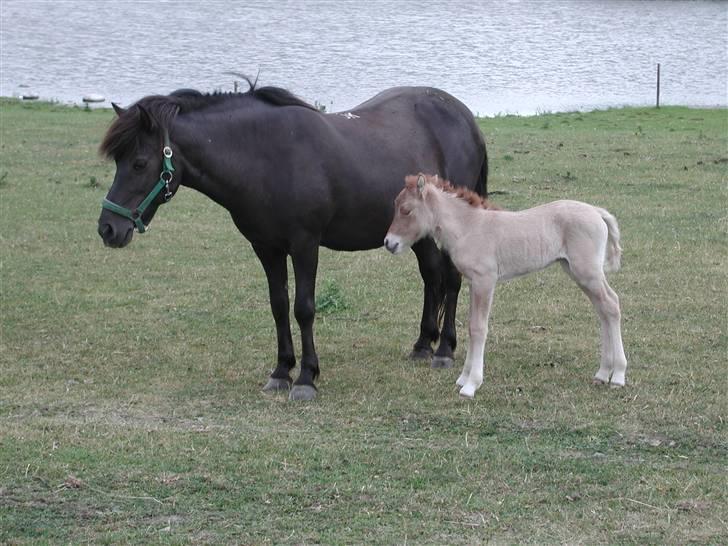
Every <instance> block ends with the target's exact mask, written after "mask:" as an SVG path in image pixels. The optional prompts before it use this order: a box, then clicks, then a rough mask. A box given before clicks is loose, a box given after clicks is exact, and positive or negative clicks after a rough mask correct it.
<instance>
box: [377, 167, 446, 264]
mask: <svg viewBox="0 0 728 546" xmlns="http://www.w3.org/2000/svg"><path fill="white" fill-rule="evenodd" d="M433 181H437V176H434V177H426V176H425V175H424V174H422V173H420V174H418V175H417V176H408V177H406V178H405V185H404V189H403V190H402V191H401V192H400V193H399V195H398V196H397V198H396V199H395V200H394V220H392V225H391V226H389V230H388V231H387V236H386V237H385V238H384V246H385V248H386V249H387V250H389V251H390V252H391V253H392V254H401V253H402V252H404V251H405V250H407V249H408V248H409V247H411V246H412V245H413V244H415V243H416V242H417V241H419V240H420V239H422V238H423V237H426V236H427V235H429V234H430V232H431V231H432V228H433V223H434V217H433V215H432V211H431V210H430V208H429V207H428V206H427V203H426V202H425V195H426V193H427V183H428V182H433Z"/></svg>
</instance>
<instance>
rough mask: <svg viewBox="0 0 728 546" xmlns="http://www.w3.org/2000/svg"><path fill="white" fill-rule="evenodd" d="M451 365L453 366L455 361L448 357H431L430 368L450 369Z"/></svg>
mask: <svg viewBox="0 0 728 546" xmlns="http://www.w3.org/2000/svg"><path fill="white" fill-rule="evenodd" d="M453 364H455V361H454V360H453V359H452V358H450V357H449V356H433V357H432V362H430V368H435V369H441V368H452V367H453Z"/></svg>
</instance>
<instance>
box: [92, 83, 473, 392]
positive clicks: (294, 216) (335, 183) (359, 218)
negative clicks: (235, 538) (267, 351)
mask: <svg viewBox="0 0 728 546" xmlns="http://www.w3.org/2000/svg"><path fill="white" fill-rule="evenodd" d="M249 84H250V89H249V90H248V91H247V92H245V93H225V94H223V93H213V94H201V93H199V92H197V91H194V90H190V89H183V90H179V91H176V92H174V93H172V94H170V95H168V96H159V95H155V96H148V97H145V98H143V99H141V100H139V101H138V102H137V103H135V104H134V105H132V106H131V107H129V108H128V109H122V108H120V107H118V106H117V105H114V109H115V111H116V113H117V115H118V118H116V119H115V120H114V122H113V123H112V125H111V127H110V128H109V130H108V132H107V134H106V136H105V138H104V140H103V142H102V144H101V147H100V152H101V153H102V154H103V155H105V156H107V157H109V158H113V159H114V160H115V162H116V176H115V177H114V183H113V184H112V186H111V189H110V190H109V193H108V195H107V198H106V199H104V204H103V209H102V211H101V216H100V217H99V226H98V231H99V235H101V237H102V238H103V240H104V243H105V244H106V245H107V246H110V247H116V248H119V247H123V246H125V245H127V244H128V243H129V242H130V241H131V239H132V235H133V231H134V227H136V228H137V229H138V231H140V232H143V231H144V230H145V227H146V226H147V225H148V224H149V222H150V221H151V220H152V217H153V216H154V214H155V212H156V210H157V208H158V206H159V205H160V204H162V203H164V202H166V201H168V200H169V199H170V198H171V197H172V196H173V195H174V194H175V192H176V191H177V189H178V188H179V186H180V185H185V186H188V187H191V188H194V189H196V190H198V191H200V192H202V193H203V194H205V195H207V196H208V197H210V198H211V199H213V200H214V201H216V202H217V203H219V204H220V205H222V206H223V207H225V208H226V209H227V210H228V211H229V212H230V216H231V217H232V219H233V222H235V225H236V226H237V228H238V229H239V230H240V233H242V234H243V236H245V237H246V238H247V239H248V241H250V243H251V244H252V247H253V249H254V251H255V253H256V255H257V256H258V258H259V259H260V261H261V263H262V265H263V269H264V270H265V274H266V276H267V278H268V289H269V295H270V304H271V309H272V311H273V318H274V319H275V324H276V331H277V335H278V363H277V366H276V368H275V369H274V370H273V372H272V373H271V376H270V379H269V381H268V383H267V384H266V386H265V387H264V388H265V389H266V390H277V389H289V388H290V389H291V392H290V398H291V399H296V400H299V399H304V400H310V399H312V398H314V397H315V396H316V387H315V385H314V381H315V379H316V378H317V376H318V374H319V365H318V356H317V354H316V350H315V347H314V338H313V321H314V311H315V309H314V288H315V284H316V269H317V265H318V253H319V246H320V245H323V246H325V247H328V248H331V249H334V250H367V249H372V248H377V247H379V246H381V245H382V240H383V239H384V235H385V233H386V231H387V227H388V226H389V224H390V222H391V220H392V217H393V215H394V208H393V207H394V198H395V196H396V195H397V193H398V192H399V191H400V190H401V189H402V184H403V180H404V177H405V175H407V174H409V173H414V172H421V171H422V172H429V173H438V174H439V175H440V176H442V177H443V178H445V179H447V180H450V181H452V182H453V183H455V184H459V185H463V186H466V187H468V188H470V189H472V190H474V191H476V192H478V193H480V194H482V195H485V193H486V179H487V158H486V153H485V143H484V141H483V137H482V135H481V133H480V131H479V129H478V127H477V125H476V124H475V120H474V119H473V115H472V114H471V112H470V111H469V110H468V109H467V108H466V107H465V105H463V104H462V103H461V102H459V101H458V100H457V99H455V98H453V97H452V96H450V95H449V94H447V93H445V92H443V91H440V90H438V89H433V88H427V87H398V88H393V89H389V90H387V91H384V92H382V93H380V94H378V95H376V96H375V97H374V98H372V99H370V100H368V101H366V102H365V103H363V104H361V105H360V106H358V107H356V108H355V109H353V110H351V111H349V112H339V113H332V114H323V113H321V112H319V111H318V110H317V109H316V108H315V107H313V106H311V105H309V104H307V103H306V102H304V101H302V100H301V99H299V98H297V97H295V96H294V95H293V94H291V93H290V92H288V91H286V90H284V89H280V88H276V87H262V88H256V86H255V84H254V83H251V82H249ZM160 171H161V173H162V174H161V175H159V179H158V180H157V182H156V184H155V180H156V179H157V176H158V175H157V173H159V172H160ZM127 207H128V208H127ZM413 250H414V252H415V254H416V255H417V260H418V264H419V269H420V273H421V275H422V279H423V281H424V284H425V288H424V305H423V310H422V320H421V323H420V335H419V338H418V339H417V341H416V342H415V344H414V349H413V351H412V355H411V356H412V357H413V358H430V357H432V348H431V344H432V343H434V342H436V341H437V340H438V338H439V339H440V344H439V346H438V348H437V351H436V353H435V355H434V358H433V360H432V363H433V367H438V366H447V365H448V364H451V363H452V356H453V351H454V349H455V344H456V336H455V308H456V305H457V297H458V292H459V290H460V284H461V277H460V274H459V273H458V272H457V270H456V269H455V267H454V266H453V265H452V262H451V261H450V259H449V257H448V256H447V255H446V254H443V253H442V252H441V251H440V250H439V249H438V248H437V246H436V245H435V243H434V242H433V241H432V240H431V239H426V240H423V241H421V242H419V243H418V244H416V245H415V246H414V247H413ZM289 255H290V256H291V258H292V262H293V269H294V274H295V281H296V291H295V303H294V315H295V317H296V320H297V321H298V325H299V327H300V329H301V344H302V356H301V371H300V374H299V376H298V378H297V379H296V381H295V383H294V384H293V386H292V388H291V382H292V379H291V376H290V371H291V369H292V368H293V367H294V366H295V364H296V357H295V354H294V350H293V342H292V338H291V329H290V322H289V301H288V286H287V278H288V272H287V256H289ZM440 312H441V313H442V315H441V316H439V313H440ZM440 318H442V332H441V333H440V331H439V319H440Z"/></svg>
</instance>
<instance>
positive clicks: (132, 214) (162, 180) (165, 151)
mask: <svg viewBox="0 0 728 546" xmlns="http://www.w3.org/2000/svg"><path fill="white" fill-rule="evenodd" d="M162 155H163V156H164V158H163V159H162V172H161V173H160V174H159V181H158V182H157V183H156V185H155V186H154V187H153V188H152V191H150V192H149V194H147V196H146V197H145V198H144V201H142V202H141V203H140V205H139V206H138V207H137V208H135V209H134V210H131V209H128V208H126V207H122V206H121V205H117V204H116V203H114V202H112V201H109V200H108V199H104V200H103V201H102V202H101V208H104V209H107V210H110V211H111V212H114V213H116V214H118V215H119V216H123V217H124V218H128V219H129V220H131V221H132V222H134V225H135V226H136V228H137V230H138V231H139V233H144V232H145V231H146V230H147V226H145V225H144V222H142V214H144V211H145V210H147V207H148V206H149V205H150V204H151V203H152V201H154V200H155V199H156V198H157V195H159V192H161V191H162V190H165V191H164V195H163V196H162V197H163V198H164V202H165V203H166V202H167V201H169V200H170V199H172V191H171V190H170V189H169V183H170V182H171V181H172V173H173V172H174V167H173V166H172V148H171V146H170V144H169V133H168V132H167V130H166V129H165V130H164V148H162Z"/></svg>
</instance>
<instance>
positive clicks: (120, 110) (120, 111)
mask: <svg viewBox="0 0 728 546" xmlns="http://www.w3.org/2000/svg"><path fill="white" fill-rule="evenodd" d="M111 106H112V108H113V109H114V112H116V115H117V116H119V117H121V115H122V114H123V113H124V112H126V110H124V109H123V108H122V107H121V106H119V105H118V104H116V103H115V102H112V103H111Z"/></svg>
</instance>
